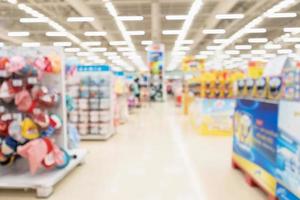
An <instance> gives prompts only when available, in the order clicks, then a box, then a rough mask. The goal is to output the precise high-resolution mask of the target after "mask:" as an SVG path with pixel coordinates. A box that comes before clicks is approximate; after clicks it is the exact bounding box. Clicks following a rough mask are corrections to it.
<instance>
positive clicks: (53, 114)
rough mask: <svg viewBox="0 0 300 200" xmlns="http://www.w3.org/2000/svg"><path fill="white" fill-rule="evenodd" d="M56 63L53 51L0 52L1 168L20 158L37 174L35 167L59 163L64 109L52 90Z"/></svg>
mask: <svg viewBox="0 0 300 200" xmlns="http://www.w3.org/2000/svg"><path fill="white" fill-rule="evenodd" d="M61 65H62V61H61V57H60V55H59V54H57V53H56V52H55V51H53V49H46V50H44V51H43V49H42V50H33V49H30V50H29V51H28V49H24V48H13V49H10V48H7V49H1V51H0V84H1V86H0V99H1V114H0V141H1V143H0V164H1V165H14V163H15V162H16V161H17V160H18V159H20V157H22V158H24V159H26V160H28V164H29V169H30V172H31V174H36V173H37V172H38V171H39V170H40V168H45V169H48V170H49V169H53V168H56V167H57V166H61V165H62V164H63V163H64V153H65V151H62V150H61V149H62V148H66V147H65V146H64V141H63V140H62V139H61V138H62V134H64V133H63V131H64V130H63V128H62V126H63V111H62V105H61V102H62V101H61V93H60V92H59V91H58V90H57V88H58V86H59V84H61V83H59V81H60V80H61ZM54 84H57V85H56V86H55V85H54ZM50 158H51V159H50ZM53 158H54V159H53Z"/></svg>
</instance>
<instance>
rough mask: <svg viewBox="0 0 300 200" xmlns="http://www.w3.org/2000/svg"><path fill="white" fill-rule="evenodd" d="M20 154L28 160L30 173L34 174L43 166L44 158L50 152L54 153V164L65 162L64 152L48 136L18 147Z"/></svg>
mask: <svg viewBox="0 0 300 200" xmlns="http://www.w3.org/2000/svg"><path fill="white" fill-rule="evenodd" d="M18 154H19V155H20V156H22V157H24V158H26V159H27V160H28V162H29V169H30V173H31V174H32V175H34V174H35V173H36V172H37V171H38V170H39V169H40V168H41V167H42V166H43V162H44V159H45V158H46V157H47V155H48V154H52V155H53V162H54V163H53V164H54V165H56V164H58V165H60V164H63V163H64V160H63V156H64V155H63V153H62V152H61V151H60V149H59V148H58V147H57V146H56V145H55V144H54V143H53V141H52V140H50V139H48V138H43V139H42V138H40V139H36V140H32V141H30V142H28V143H27V144H25V145H23V146H20V147H18Z"/></svg>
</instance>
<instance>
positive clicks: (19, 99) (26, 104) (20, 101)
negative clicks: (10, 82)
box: [15, 90, 33, 112]
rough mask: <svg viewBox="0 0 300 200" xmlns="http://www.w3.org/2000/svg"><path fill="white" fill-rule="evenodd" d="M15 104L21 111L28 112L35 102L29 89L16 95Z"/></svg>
mask: <svg viewBox="0 0 300 200" xmlns="http://www.w3.org/2000/svg"><path fill="white" fill-rule="evenodd" d="M15 104H16V105H17V107H18V110H19V111H22V112H28V111H29V110H30V108H31V106H32V104H33V102H32V98H31V96H30V94H29V92H28V91H27V90H22V91H21V92H19V93H17V94H16V96H15Z"/></svg>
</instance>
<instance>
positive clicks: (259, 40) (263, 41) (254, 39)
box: [248, 38, 268, 43]
mask: <svg viewBox="0 0 300 200" xmlns="http://www.w3.org/2000/svg"><path fill="white" fill-rule="evenodd" d="M248 42H249V43H266V42H268V38H249V39H248Z"/></svg>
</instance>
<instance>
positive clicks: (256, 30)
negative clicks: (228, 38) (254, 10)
mask: <svg viewBox="0 0 300 200" xmlns="http://www.w3.org/2000/svg"><path fill="white" fill-rule="evenodd" d="M266 32H267V29H265V28H250V29H246V30H245V33H266Z"/></svg>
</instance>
